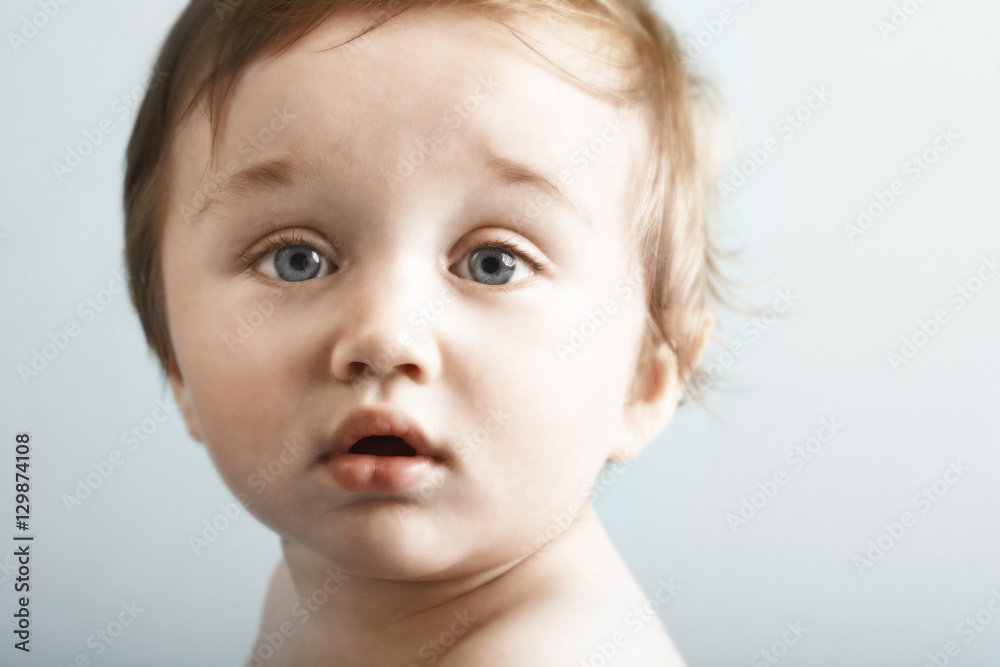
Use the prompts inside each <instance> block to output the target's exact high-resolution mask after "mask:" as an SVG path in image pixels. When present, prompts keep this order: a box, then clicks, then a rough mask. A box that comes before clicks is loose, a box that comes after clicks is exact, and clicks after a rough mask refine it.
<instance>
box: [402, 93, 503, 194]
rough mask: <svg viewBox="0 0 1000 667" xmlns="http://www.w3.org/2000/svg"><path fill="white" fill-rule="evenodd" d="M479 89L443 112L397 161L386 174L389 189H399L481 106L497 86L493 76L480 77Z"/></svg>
mask: <svg viewBox="0 0 1000 667" xmlns="http://www.w3.org/2000/svg"><path fill="white" fill-rule="evenodd" d="M477 83H478V85H477V86H476V88H475V89H474V90H473V91H472V92H470V93H469V94H468V95H466V96H465V97H463V98H462V99H461V100H459V101H458V102H455V103H454V104H453V105H452V106H451V107H449V108H448V109H446V110H445V112H444V115H443V116H442V118H441V122H440V123H439V124H438V125H437V126H436V127H434V129H432V130H431V131H430V132H429V133H427V134H426V135H424V136H422V137H420V138H418V139H417V140H416V141H415V142H414V145H415V148H413V149H412V150H411V151H410V152H408V153H407V154H406V155H405V156H403V157H401V158H400V159H399V162H398V163H397V164H396V168H395V169H394V170H392V171H390V172H389V187H390V189H392V190H395V189H396V188H398V187H399V186H400V185H401V184H402V183H403V181H405V180H406V179H408V178H409V177H410V176H412V175H413V174H415V173H416V172H417V170H418V169H419V168H420V167H421V166H422V165H423V164H424V163H425V162H427V159H428V158H430V156H431V155H432V154H433V153H434V152H435V151H436V150H437V149H438V147H439V146H441V144H443V143H445V142H446V141H448V140H449V139H450V138H451V137H452V136H454V133H455V132H457V131H458V129H459V128H460V127H462V125H463V124H464V123H465V121H466V120H468V119H469V117H470V116H472V114H474V113H475V112H476V111H477V110H478V109H479V107H480V106H482V105H483V104H484V103H485V102H486V101H487V100H489V99H490V97H492V96H493V93H494V92H495V91H496V89H497V88H498V87H499V86H500V84H499V82H497V81H496V80H495V79H494V78H493V75H489V76H485V75H480V77H479V79H478V80H477Z"/></svg>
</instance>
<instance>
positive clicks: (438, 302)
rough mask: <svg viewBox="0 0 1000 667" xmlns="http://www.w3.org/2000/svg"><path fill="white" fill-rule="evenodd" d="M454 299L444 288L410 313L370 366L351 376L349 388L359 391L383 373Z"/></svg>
mask: <svg viewBox="0 0 1000 667" xmlns="http://www.w3.org/2000/svg"><path fill="white" fill-rule="evenodd" d="M456 299H458V295H457V294H456V293H455V292H454V291H453V290H451V288H449V287H444V288H443V289H442V290H441V292H440V293H439V294H438V295H437V296H436V297H434V298H433V299H431V300H430V301H429V302H428V303H426V304H424V305H422V306H420V307H419V308H417V309H416V310H414V311H413V312H412V313H410V318H409V320H408V324H407V326H406V327H405V328H404V329H402V330H401V331H399V332H398V333H397V334H396V337H395V338H394V339H393V340H392V341H391V342H390V343H389V344H388V345H386V346H385V348H384V349H383V350H382V351H380V352H379V354H378V355H377V356H376V357H375V358H374V359H373V360H372V363H371V364H368V365H366V366H365V368H364V370H363V371H361V372H360V373H355V374H354V375H352V376H351V386H352V387H353V388H354V389H355V390H358V391H360V390H361V389H362V388H363V387H364V384H365V382H366V381H367V380H371V379H374V378H376V377H378V375H380V374H381V373H384V372H385V371H386V370H387V369H388V368H390V367H391V366H392V365H393V364H394V363H395V362H396V360H397V359H399V355H400V354H401V353H402V352H403V349H404V348H408V347H410V346H411V345H413V342H414V339H413V336H414V334H420V333H423V332H424V330H426V329H427V328H428V327H429V326H430V325H431V324H433V323H434V322H435V321H437V320H438V319H439V318H440V317H441V316H442V315H444V313H445V311H447V310H448V306H450V305H451V304H452V303H454V302H455V300H456ZM411 330H412V331H411Z"/></svg>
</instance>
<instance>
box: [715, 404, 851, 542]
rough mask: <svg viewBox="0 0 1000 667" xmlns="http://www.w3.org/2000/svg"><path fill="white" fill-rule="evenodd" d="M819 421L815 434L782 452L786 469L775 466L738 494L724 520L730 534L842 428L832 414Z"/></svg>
mask: <svg viewBox="0 0 1000 667" xmlns="http://www.w3.org/2000/svg"><path fill="white" fill-rule="evenodd" d="M819 424H820V425H819V428H818V429H816V435H814V436H813V437H811V438H809V439H808V440H806V441H805V442H804V443H802V444H799V445H795V446H794V447H792V448H791V449H789V450H788V452H787V453H786V454H785V458H784V461H785V463H786V464H787V465H788V467H789V469H787V470H786V469H785V468H784V467H782V468H778V469H777V470H775V471H774V473H772V474H771V475H768V476H767V478H765V479H764V481H762V482H757V484H756V486H757V490H756V491H753V492H752V493H750V494H749V495H747V496H743V497H742V498H740V502H739V507H738V508H737V509H736V511H735V512H729V513H727V514H726V523H727V524H729V528H730V529H731V530H732V531H733V535H737V534H738V533H739V530H740V529H741V528H744V527H746V526H747V525H748V524H749V523H750V521H752V520H753V519H754V517H756V516H757V514H758V513H759V512H760V511H761V510H762V509H764V508H765V507H766V506H767V505H768V503H770V502H771V501H772V500H774V498H775V497H776V496H777V495H778V492H779V491H780V490H781V489H782V487H784V486H785V485H786V484H788V482H789V481H790V480H791V479H792V478H793V477H794V476H795V475H796V474H797V473H799V472H800V471H801V470H802V469H803V468H804V467H805V465H806V463H808V462H809V461H812V460H813V459H814V458H815V457H816V456H818V455H819V454H820V452H822V451H823V448H824V446H825V445H827V444H829V443H830V442H831V441H832V440H833V439H834V437H835V436H836V435H837V434H838V433H839V432H840V431H841V429H843V428H844V425H843V424H839V423H837V420H836V418H834V417H830V418H826V417H824V418H823V419H820V420H819Z"/></svg>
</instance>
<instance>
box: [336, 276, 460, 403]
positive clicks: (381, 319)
mask: <svg viewBox="0 0 1000 667" xmlns="http://www.w3.org/2000/svg"><path fill="white" fill-rule="evenodd" d="M382 268H383V269H385V268H386V267H385V265H383V266H382ZM372 273H373V275H371V276H370V277H365V279H360V278H362V277H361V276H357V278H359V280H356V281H354V282H355V285H354V286H352V288H351V289H350V290H349V294H348V295H346V298H347V299H349V300H348V301H347V302H346V305H345V306H342V308H343V309H344V310H343V311H342V312H343V315H342V317H343V318H344V320H343V322H344V324H343V328H342V330H341V335H340V337H339V339H338V340H337V341H336V343H335V346H334V349H333V358H332V360H331V363H332V365H333V374H334V376H335V377H336V378H337V379H339V380H341V381H342V382H345V383H350V384H352V385H359V384H362V383H373V382H374V383H383V382H388V381H390V380H391V379H392V378H396V377H400V376H402V377H407V378H409V379H410V380H412V381H413V382H416V383H419V384H426V383H428V382H431V381H432V380H434V379H435V378H437V377H438V376H439V374H440V371H441V356H440V351H439V350H438V347H437V343H436V342H435V340H434V336H433V329H434V324H433V323H430V324H428V323H427V321H426V320H423V319H421V318H420V313H421V311H422V310H423V311H424V312H426V308H427V305H428V303H430V302H431V301H433V298H428V297H427V295H428V292H429V291H431V290H428V289H425V288H426V281H420V280H414V279H413V275H412V271H411V273H410V274H409V275H407V274H406V272H405V270H402V269H400V270H396V271H388V270H383V271H380V272H372Z"/></svg>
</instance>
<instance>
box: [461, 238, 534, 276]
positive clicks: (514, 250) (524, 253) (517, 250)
mask: <svg viewBox="0 0 1000 667" xmlns="http://www.w3.org/2000/svg"><path fill="white" fill-rule="evenodd" d="M482 248H502V249H504V250H506V251H507V252H509V253H510V254H512V255H516V256H518V257H520V258H521V259H523V260H524V261H525V262H526V263H527V264H528V266H530V267H531V270H532V271H536V272H537V271H545V270H546V269H548V268H549V264H548V263H547V262H545V261H543V260H542V259H540V258H539V257H537V256H536V255H534V254H533V253H531V252H529V251H528V250H525V249H524V248H521V247H519V246H517V245H515V244H513V243H511V242H510V241H507V240H504V239H500V238H497V237H494V238H492V239H484V240H482V241H476V242H475V243H474V244H472V246H471V247H470V248H469V249H468V250H466V251H465V255H463V256H462V259H465V258H466V257H468V256H469V255H471V254H472V253H474V252H476V251H477V250H480V249H482Z"/></svg>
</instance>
